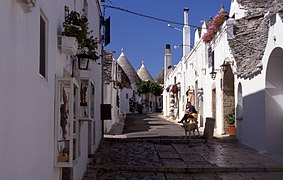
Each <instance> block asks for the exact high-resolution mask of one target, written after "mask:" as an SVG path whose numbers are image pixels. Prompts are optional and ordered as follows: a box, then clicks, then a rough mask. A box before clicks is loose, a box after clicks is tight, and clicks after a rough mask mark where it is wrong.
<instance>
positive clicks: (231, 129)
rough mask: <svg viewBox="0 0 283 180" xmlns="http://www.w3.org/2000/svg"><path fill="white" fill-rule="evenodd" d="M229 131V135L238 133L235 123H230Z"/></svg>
mask: <svg viewBox="0 0 283 180" xmlns="http://www.w3.org/2000/svg"><path fill="white" fill-rule="evenodd" d="M228 133H229V135H236V127H235V124H229V125H228Z"/></svg>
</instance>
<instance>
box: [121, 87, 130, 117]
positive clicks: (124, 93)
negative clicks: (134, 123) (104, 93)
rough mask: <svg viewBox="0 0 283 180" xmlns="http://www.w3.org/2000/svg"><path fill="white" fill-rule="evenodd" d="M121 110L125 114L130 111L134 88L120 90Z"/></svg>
mask: <svg viewBox="0 0 283 180" xmlns="http://www.w3.org/2000/svg"><path fill="white" fill-rule="evenodd" d="M120 94H121V98H120V106H121V107H120V112H121V113H123V114H128V113H131V112H130V104H129V99H130V98H132V97H133V90H132V89H128V88H123V89H121V91H120Z"/></svg>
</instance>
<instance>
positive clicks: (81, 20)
mask: <svg viewBox="0 0 283 180" xmlns="http://www.w3.org/2000/svg"><path fill="white" fill-rule="evenodd" d="M65 13H66V14H65V21H64V23H63V27H64V30H63V32H62V33H61V35H62V36H71V37H75V38H76V39H77V40H78V44H79V52H78V54H84V55H86V56H87V57H88V58H89V59H92V60H97V59H98V58H99V56H98V55H97V44H98V41H97V38H94V37H93V36H92V32H93V31H92V30H91V31H90V30H89V28H88V19H87V17H86V16H85V15H80V14H79V13H78V12H76V11H74V10H72V11H69V8H68V7H65Z"/></svg>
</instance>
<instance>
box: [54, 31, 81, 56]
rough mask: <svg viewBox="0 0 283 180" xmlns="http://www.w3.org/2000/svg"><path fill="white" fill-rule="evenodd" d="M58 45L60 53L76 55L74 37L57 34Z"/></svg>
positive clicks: (76, 42) (76, 43)
mask: <svg viewBox="0 0 283 180" xmlns="http://www.w3.org/2000/svg"><path fill="white" fill-rule="evenodd" d="M58 46H59V48H60V50H61V52H62V53H64V54H67V55H76V53H77V50H78V41H77V38H75V37H69V36H59V37H58Z"/></svg>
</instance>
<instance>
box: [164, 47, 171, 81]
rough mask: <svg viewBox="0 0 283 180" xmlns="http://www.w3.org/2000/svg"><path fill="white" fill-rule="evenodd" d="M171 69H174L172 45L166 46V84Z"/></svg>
mask: <svg viewBox="0 0 283 180" xmlns="http://www.w3.org/2000/svg"><path fill="white" fill-rule="evenodd" d="M171 67H172V57H171V48H170V44H166V50H165V56H164V82H165V79H166V76H167V74H168V72H169V69H170V68H171Z"/></svg>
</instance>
